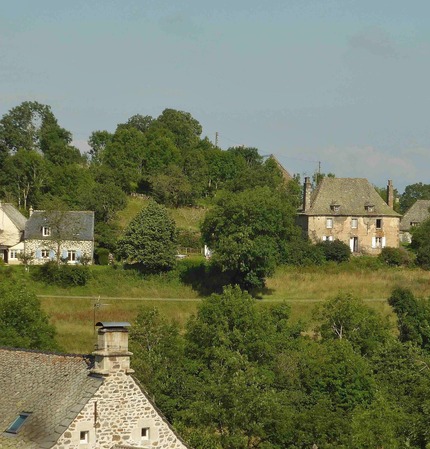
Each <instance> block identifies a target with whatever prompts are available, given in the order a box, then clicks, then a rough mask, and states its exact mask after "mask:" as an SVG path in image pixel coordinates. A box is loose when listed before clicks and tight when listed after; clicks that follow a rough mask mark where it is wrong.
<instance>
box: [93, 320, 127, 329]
mask: <svg viewBox="0 0 430 449" xmlns="http://www.w3.org/2000/svg"><path fill="white" fill-rule="evenodd" d="M96 326H102V327H111V328H121V327H130V326H131V324H130V323H128V322H127V321H99V322H98V323H97V324H96Z"/></svg>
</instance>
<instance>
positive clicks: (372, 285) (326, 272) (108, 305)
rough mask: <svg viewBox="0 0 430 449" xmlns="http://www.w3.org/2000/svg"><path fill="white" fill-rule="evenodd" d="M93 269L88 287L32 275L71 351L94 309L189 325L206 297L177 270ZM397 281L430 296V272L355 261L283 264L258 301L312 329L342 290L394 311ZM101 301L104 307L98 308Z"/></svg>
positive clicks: (104, 316)
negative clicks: (148, 311) (283, 307)
mask: <svg viewBox="0 0 430 449" xmlns="http://www.w3.org/2000/svg"><path fill="white" fill-rule="evenodd" d="M91 270H92V278H91V280H90V281H89V283H88V285H86V286H85V287H74V288H69V289H63V288H60V287H55V286H47V285H43V284H41V283H37V282H34V281H30V280H29V279H28V280H29V283H30V285H31V287H32V289H33V290H34V292H35V293H36V294H38V295H39V297H40V299H41V302H42V306H43V308H44V310H45V311H46V312H47V313H48V314H49V316H50V317H51V320H52V323H53V324H55V326H56V328H57V331H58V340H59V343H60V345H61V346H62V348H64V350H66V351H67V352H88V351H91V350H92V349H93V346H94V342H95V339H94V329H93V324H94V312H95V319H96V321H129V322H131V323H132V322H133V320H134V319H135V317H136V315H137V313H138V311H139V310H140V309H141V308H142V307H145V308H146V307H150V308H152V307H156V308H158V309H159V310H160V312H161V314H162V315H163V316H165V317H166V318H168V319H169V320H176V321H178V322H179V323H180V324H181V325H184V324H185V323H186V321H187V319H188V317H189V316H190V315H191V314H192V313H195V311H196V309H197V307H198V303H199V301H200V299H201V296H199V294H198V292H196V291H195V290H193V289H192V287H191V286H189V285H184V284H183V283H181V282H180V280H179V277H178V272H177V271H173V272H171V273H169V274H167V275H161V276H142V275H140V274H138V273H135V272H134V271H132V270H124V269H114V268H112V267H92V268H91ZM23 276H28V275H26V274H23ZM395 286H403V287H409V288H411V289H412V291H413V292H414V294H416V295H417V296H420V297H429V296H430V272H428V271H423V270H420V269H399V268H377V269H376V268H369V267H367V268H360V267H359V266H356V264H355V263H354V262H352V263H351V264H345V265H330V264H329V265H326V266H324V267H313V268H295V267H280V268H279V269H278V270H277V272H276V273H275V275H274V276H273V277H271V278H270V279H268V281H267V290H266V291H265V292H264V294H263V295H262V297H261V299H258V300H257V301H258V304H259V305H260V306H261V307H268V306H270V305H272V304H273V303H276V302H279V301H284V300H285V301H287V302H288V303H289V304H290V306H291V319H292V320H293V321H298V320H301V321H303V322H304V323H305V326H306V328H308V329H309V331H311V330H312V329H313V327H314V323H313V318H312V316H313V310H314V309H315V307H318V306H319V305H320V304H321V303H322V302H323V301H324V300H326V299H328V298H331V297H333V296H335V295H336V294H338V293H339V292H348V293H351V294H353V295H354V296H357V297H359V298H361V299H363V300H365V301H366V303H367V304H368V305H369V306H370V307H372V308H374V309H375V310H377V311H378V312H379V313H381V314H382V315H389V316H390V315H391V309H390V307H389V306H388V304H387V302H386V299H387V298H388V297H389V295H390V293H391V291H392V289H393V288H394V287H395ZM98 300H99V301H100V303H101V306H100V307H96V308H95V307H94V304H95V303H96V302H97V301H98Z"/></svg>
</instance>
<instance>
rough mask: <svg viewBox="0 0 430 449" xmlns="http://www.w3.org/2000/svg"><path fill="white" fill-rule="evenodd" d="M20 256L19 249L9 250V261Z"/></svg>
mask: <svg viewBox="0 0 430 449" xmlns="http://www.w3.org/2000/svg"><path fill="white" fill-rule="evenodd" d="M20 254H21V250H20V249H11V250H10V251H9V259H18V256H19V255H20Z"/></svg>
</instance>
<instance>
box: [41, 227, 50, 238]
mask: <svg viewBox="0 0 430 449" xmlns="http://www.w3.org/2000/svg"><path fill="white" fill-rule="evenodd" d="M42 235H43V237H49V236H50V235H51V228H50V227H49V226H43V227H42Z"/></svg>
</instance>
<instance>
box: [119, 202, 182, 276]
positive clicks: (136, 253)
mask: <svg viewBox="0 0 430 449" xmlns="http://www.w3.org/2000/svg"><path fill="white" fill-rule="evenodd" d="M176 253H177V247H176V227H175V223H174V221H173V220H172V219H171V218H170V217H169V214H168V212H167V209H166V208H165V207H164V206H161V205H159V204H157V203H156V202H155V201H151V202H150V203H149V204H148V205H147V206H146V207H144V208H143V209H142V210H141V211H140V213H139V214H138V215H137V216H136V217H135V218H134V219H133V220H132V221H131V223H130V224H129V225H128V227H127V228H126V229H125V231H124V234H123V235H122V237H121V238H120V239H119V240H118V244H117V254H118V256H119V257H120V258H121V259H122V260H124V261H125V262H128V263H131V264H133V263H134V264H136V263H137V264H140V265H141V266H142V268H143V270H144V271H147V272H151V273H154V272H161V271H167V270H170V269H172V268H173V266H174V265H175V255H176Z"/></svg>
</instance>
